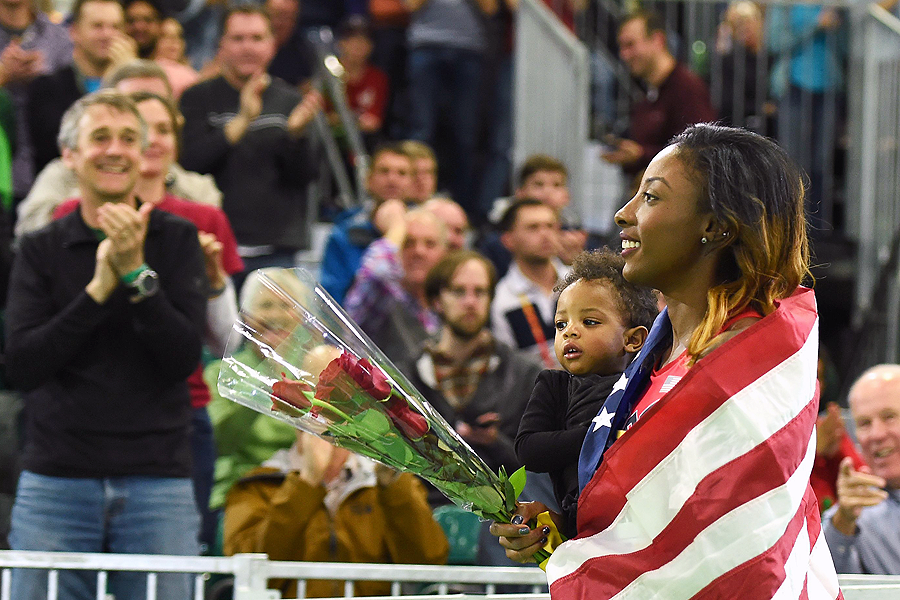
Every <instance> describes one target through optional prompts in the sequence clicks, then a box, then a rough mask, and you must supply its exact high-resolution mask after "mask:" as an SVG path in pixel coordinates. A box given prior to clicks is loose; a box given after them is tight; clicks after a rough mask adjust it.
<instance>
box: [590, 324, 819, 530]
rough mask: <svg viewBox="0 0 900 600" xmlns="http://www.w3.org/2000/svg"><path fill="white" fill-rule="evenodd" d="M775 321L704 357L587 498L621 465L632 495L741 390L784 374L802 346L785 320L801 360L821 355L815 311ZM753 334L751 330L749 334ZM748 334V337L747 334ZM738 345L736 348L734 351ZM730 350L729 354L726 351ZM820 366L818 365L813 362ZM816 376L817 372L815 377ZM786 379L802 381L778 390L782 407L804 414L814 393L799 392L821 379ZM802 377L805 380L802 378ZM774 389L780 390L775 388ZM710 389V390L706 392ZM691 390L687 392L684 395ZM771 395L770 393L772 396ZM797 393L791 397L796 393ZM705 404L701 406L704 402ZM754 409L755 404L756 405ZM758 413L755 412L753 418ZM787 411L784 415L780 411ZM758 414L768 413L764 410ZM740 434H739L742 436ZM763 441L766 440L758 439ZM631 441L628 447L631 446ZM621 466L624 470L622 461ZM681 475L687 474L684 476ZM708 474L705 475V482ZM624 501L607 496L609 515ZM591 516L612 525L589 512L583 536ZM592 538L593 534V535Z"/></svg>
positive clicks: (640, 425)
mask: <svg viewBox="0 0 900 600" xmlns="http://www.w3.org/2000/svg"><path fill="white" fill-rule="evenodd" d="M770 317H780V320H779V323H776V325H779V326H774V327H773V326H770V323H773V322H774V319H773V320H772V321H768V322H767V321H766V319H763V320H762V321H759V322H758V323H757V324H756V326H758V327H760V329H759V330H757V331H756V332H754V337H753V338H752V339H753V343H742V342H744V340H745V338H743V337H742V336H743V334H742V335H738V336H736V337H735V338H734V339H732V340H730V341H729V342H727V343H726V344H724V345H723V346H722V348H719V349H718V350H717V351H716V352H714V353H713V354H711V355H709V356H708V357H706V358H704V359H703V360H701V361H700V362H698V363H697V365H696V366H695V367H694V368H693V369H691V370H690V371H689V372H688V374H687V375H685V377H684V378H683V379H682V380H681V382H679V384H678V385H676V386H675V387H674V388H673V389H672V391H671V392H670V393H669V394H667V395H666V396H665V397H664V398H663V399H662V400H660V401H659V402H657V403H656V404H655V405H654V406H652V407H651V408H650V409H648V410H647V412H646V413H645V414H644V416H643V418H641V420H640V421H638V422H637V423H636V424H635V425H634V426H633V427H632V428H631V429H629V430H628V431H627V432H625V434H624V435H623V436H622V438H620V439H619V440H618V441H617V443H615V444H614V445H613V446H612V447H611V448H610V449H609V450H608V451H607V452H606V454H605V456H604V459H603V462H602V463H601V464H600V467H599V469H598V471H597V473H596V474H595V476H594V477H593V478H592V479H591V481H590V482H589V483H588V484H587V486H586V487H585V489H584V490H583V491H582V497H585V496H587V495H589V494H590V492H591V489H592V488H593V487H594V486H596V485H597V483H598V482H599V481H600V480H602V479H603V477H605V476H606V475H605V471H606V470H607V469H609V468H612V467H613V466H617V467H618V468H617V469H616V472H617V479H618V482H619V487H620V488H621V489H623V490H629V489H631V488H633V487H635V486H637V485H638V484H639V482H640V481H641V479H643V478H644V476H645V475H646V469H647V468H648V467H649V466H655V465H663V464H664V463H665V461H667V460H669V458H668V457H669V456H670V455H671V453H672V452H673V450H675V448H676V447H677V445H679V444H680V443H681V442H682V440H684V439H685V437H686V436H688V435H689V434H690V431H691V429H692V428H693V427H694V426H695V425H696V424H697V422H698V421H699V420H701V419H707V418H708V417H710V416H711V415H713V413H715V411H716V410H718V409H719V408H720V407H721V406H722V405H723V404H725V403H726V402H727V401H728V400H729V397H730V396H732V395H735V394H738V393H740V391H741V390H743V389H744V388H746V387H748V386H752V385H753V384H754V383H755V382H756V381H757V380H758V379H759V378H760V376H761V375H762V376H766V375H767V374H772V373H773V372H774V373H777V372H778V368H785V367H786V365H789V364H791V363H790V361H791V358H792V357H793V358H795V359H796V357H797V350H798V348H797V346H799V343H797V344H789V343H786V342H785V339H784V328H785V323H784V321H788V326H790V327H792V328H794V329H797V330H798V331H797V334H798V336H799V335H802V336H803V337H801V338H799V339H801V340H805V342H806V343H805V344H804V345H803V347H802V348H801V351H802V349H806V354H805V355H803V357H801V358H808V356H809V354H810V353H815V352H818V330H817V319H816V317H815V312H814V311H813V312H811V314H810V316H807V315H806V313H805V312H804V313H803V314H802V316H801V317H798V318H793V319H789V318H788V317H786V316H782V315H780V314H779V313H773V315H770V316H769V317H767V319H768V318H770ZM748 331H750V330H748ZM744 333H746V332H744ZM730 344H735V345H734V346H732V347H731V348H730V349H729V348H728V346H729V345H730ZM759 348H766V349H767V352H766V353H764V354H763V355H762V356H760V352H759ZM726 350H727V351H726ZM813 363H814V364H815V360H813ZM718 373H728V374H729V377H728V382H727V385H723V384H722V382H721V381H719V380H718V378H717V377H716V376H717V374H718ZM814 375H815V373H813V376H814ZM781 376H782V378H784V379H787V378H790V377H791V376H793V377H796V378H797V379H794V380H791V386H790V387H789V389H787V390H785V389H776V392H777V394H778V397H779V399H780V401H781V402H786V403H787V405H788V406H790V405H791V404H794V405H795V408H794V409H793V410H794V411H795V412H798V411H799V410H800V409H801V408H802V406H803V405H805V404H806V403H807V402H808V401H809V399H810V397H811V396H812V392H809V394H807V393H806V391H805V390H804V391H802V393H801V391H799V390H796V389H793V386H795V385H796V384H797V382H803V383H804V384H807V385H808V386H812V387H813V389H814V386H815V379H814V377H813V379H812V380H810V379H809V378H808V377H806V375H805V373H796V374H793V375H791V374H786V373H783V374H781ZM801 377H802V378H801ZM698 387H699V388H700V389H702V390H703V392H704V393H703V394H702V395H701V394H698V393H697V388H698ZM773 387H774V386H773ZM704 388H705V389H704ZM685 389H687V390H688V391H687V392H683V390H685ZM769 391H771V388H770V390H768V391H767V392H766V393H769ZM792 391H793V392H794V393H790V392H792ZM688 394H690V397H689V398H683V400H684V401H686V402H689V403H690V405H689V406H683V405H682V404H681V403H680V402H679V401H678V400H680V399H682V397H683V396H687V395H688ZM798 401H799V402H798ZM701 402H702V403H703V404H702V405H701V404H698V403H701ZM751 406H752V405H751ZM753 412H754V411H753V409H752V408H751V409H750V411H749V414H752V413H753ZM778 412H779V413H781V412H783V409H782V410H779V411H778ZM758 414H760V415H762V414H765V413H763V412H762V411H759V412H758ZM791 417H793V414H791V415H790V416H789V417H787V418H784V420H783V421H782V422H781V423H780V424H777V425H776V426H775V427H774V428H772V427H770V428H769V429H770V431H777V430H778V429H779V428H780V427H781V426H782V425H783V424H784V423H785V422H786V421H787V420H789V418H791ZM736 432H737V431H736ZM758 441H761V440H758ZM625 442H628V443H627V444H626V443H625ZM629 446H630V447H632V448H640V449H641V450H640V452H634V451H626V452H621V451H620V450H621V448H626V449H627V448H628V447H629ZM620 461H621V463H622V464H621V465H620V466H619V465H617V462H620ZM678 475H679V476H680V475H682V474H678ZM703 475H705V473H703V474H701V477H702V476H703ZM613 491H614V490H607V489H604V490H602V491H601V493H603V492H613ZM617 496H618V497H614V498H612V497H608V496H606V495H604V497H603V499H602V501H601V502H600V503H602V504H603V506H604V508H603V512H604V514H609V515H615V514H617V513H618V512H619V511H620V510H621V508H622V507H623V506H624V505H625V497H624V496H621V495H620V494H619V495H617ZM583 516H586V517H589V520H591V521H593V522H594V523H595V524H596V527H597V528H599V527H605V526H607V525H609V523H607V524H602V523H600V522H598V521H596V520H594V519H595V517H594V515H588V514H586V513H581V512H580V514H579V531H582V530H583V529H584V527H583V526H582V517H583ZM589 533H590V532H589Z"/></svg>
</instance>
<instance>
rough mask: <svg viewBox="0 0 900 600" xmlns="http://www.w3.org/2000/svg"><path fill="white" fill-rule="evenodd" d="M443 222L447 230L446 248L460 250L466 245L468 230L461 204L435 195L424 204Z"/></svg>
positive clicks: (467, 220)
mask: <svg viewBox="0 0 900 600" xmlns="http://www.w3.org/2000/svg"><path fill="white" fill-rule="evenodd" d="M423 206H424V207H425V209H426V210H430V211H431V212H433V213H434V214H435V216H436V217H437V218H438V219H439V220H440V221H441V222H442V223H443V224H444V228H446V230H447V250H448V251H449V252H453V251H454V250H462V249H463V248H465V247H467V246H468V245H469V244H468V240H467V239H466V236H467V234H468V232H469V219H468V217H467V216H466V211H464V210H463V208H462V206H460V205H459V204H457V203H456V202H454V201H453V200H451V199H450V198H445V197H443V196H435V197H434V198H432V199H431V200H428V201H427V202H426V203H425V204H424V205H423Z"/></svg>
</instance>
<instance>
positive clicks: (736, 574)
mask: <svg viewBox="0 0 900 600" xmlns="http://www.w3.org/2000/svg"><path fill="white" fill-rule="evenodd" d="M811 498H812V501H813V502H815V496H814V495H813V494H812V488H810V487H808V486H807V488H806V495H805V496H804V498H803V501H802V502H801V503H800V507H799V508H798V510H797V512H796V513H794V516H793V518H792V519H791V522H790V523H789V524H788V527H787V530H786V531H785V532H784V535H782V536H781V538H780V539H779V540H778V542H776V543H775V545H774V546H772V547H771V548H769V549H768V550H767V551H766V552H763V553H762V554H760V555H759V556H758V557H756V558H754V559H752V560H749V561H747V562H745V563H743V564H741V565H738V566H737V567H735V568H734V569H732V570H731V571H729V572H727V573H725V574H723V575H722V576H721V577H719V578H718V579H716V580H715V581H713V582H711V583H710V584H709V585H708V586H706V587H705V588H704V589H703V590H702V591H701V592H700V593H699V594H697V595H696V596H694V598H693V600H715V599H716V598H722V594H723V591H725V590H728V594H727V595H728V596H729V597H733V598H741V600H755V599H759V600H768V599H771V598H772V596H774V595H775V592H777V591H778V588H780V587H781V584H782V583H783V582H784V579H785V577H786V575H787V574H786V573H785V570H784V564H785V563H786V562H787V559H788V556H790V554H791V550H793V549H794V545H795V544H796V543H797V538H799V537H800V536H803V535H805V533H804V532H803V531H801V528H802V526H803V519H804V518H806V519H807V522H809V519H814V520H816V521H818V520H819V515H818V513H814V514H812V515H811V514H810V512H809V507H810V505H809V501H810V499H811ZM813 509H814V510H815V506H813ZM810 551H812V545H810ZM803 564H804V565H808V564H809V558H808V557H807V558H806V559H805V560H804V561H803ZM808 577H809V574H808V573H807V575H806V577H805V578H804V583H803V590H804V591H803V596H806V595H807V593H808V592H807V591H806V586H807V578H808ZM732 589H735V590H740V591H739V593H734V594H731V590H732Z"/></svg>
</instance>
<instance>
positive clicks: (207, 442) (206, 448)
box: [191, 406, 217, 554]
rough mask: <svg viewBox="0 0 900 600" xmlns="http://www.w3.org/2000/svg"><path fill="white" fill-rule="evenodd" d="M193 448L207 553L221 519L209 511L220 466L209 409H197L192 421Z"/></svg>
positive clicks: (203, 544) (196, 495)
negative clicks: (215, 476)
mask: <svg viewBox="0 0 900 600" xmlns="http://www.w3.org/2000/svg"><path fill="white" fill-rule="evenodd" d="M191 449H192V453H193V456H192V458H193V462H194V475H193V479H194V499H195V500H196V502H197V510H198V511H199V512H200V546H201V550H202V551H203V553H204V554H205V553H206V552H207V551H208V550H209V548H211V547H212V546H213V544H214V543H215V541H216V526H217V519H216V517H215V515H213V513H212V512H210V510H209V496H210V494H211V493H212V486H213V477H214V469H215V463H216V440H215V439H214V438H213V428H212V423H210V421H209V413H208V412H207V411H206V407H205V406H203V407H201V408H195V409H194V416H193V419H192V420H191Z"/></svg>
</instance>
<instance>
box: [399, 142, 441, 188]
mask: <svg viewBox="0 0 900 600" xmlns="http://www.w3.org/2000/svg"><path fill="white" fill-rule="evenodd" d="M402 146H403V151H404V152H406V154H407V155H408V156H409V157H410V159H412V163H413V189H412V193H411V194H410V197H409V199H410V200H411V201H412V202H415V203H416V204H422V203H423V202H425V201H426V200H429V199H430V198H432V197H434V195H435V193H437V177H438V165H437V157H436V156H435V155H434V150H432V149H431V147H430V146H429V145H428V144H423V143H422V142H417V141H415V140H406V141H405V142H403V143H402Z"/></svg>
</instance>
